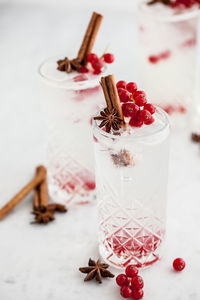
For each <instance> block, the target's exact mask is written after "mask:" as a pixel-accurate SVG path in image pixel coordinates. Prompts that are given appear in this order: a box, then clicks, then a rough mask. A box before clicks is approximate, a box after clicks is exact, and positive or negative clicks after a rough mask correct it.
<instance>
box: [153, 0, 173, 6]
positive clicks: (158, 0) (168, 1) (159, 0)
mask: <svg viewBox="0 0 200 300" xmlns="http://www.w3.org/2000/svg"><path fill="white" fill-rule="evenodd" d="M156 3H163V4H164V5H170V4H171V0H151V1H150V2H148V5H153V4H156Z"/></svg>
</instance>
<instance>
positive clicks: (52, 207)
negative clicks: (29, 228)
mask: <svg viewBox="0 0 200 300" xmlns="http://www.w3.org/2000/svg"><path fill="white" fill-rule="evenodd" d="M56 211H57V212H61V213H65V212H67V208H66V207H65V205H62V204H59V203H51V204H49V205H48V206H47V207H46V208H45V209H43V210H41V209H40V210H34V211H33V212H32V214H33V215H35V221H34V222H32V223H31V224H37V223H43V224H48V223H49V222H51V221H54V220H55V217H54V213H55V212H56Z"/></svg>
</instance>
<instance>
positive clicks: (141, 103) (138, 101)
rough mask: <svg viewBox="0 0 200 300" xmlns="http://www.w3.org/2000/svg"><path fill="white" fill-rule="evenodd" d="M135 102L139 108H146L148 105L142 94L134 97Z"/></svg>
mask: <svg viewBox="0 0 200 300" xmlns="http://www.w3.org/2000/svg"><path fill="white" fill-rule="evenodd" d="M134 100H135V104H137V105H138V106H144V105H145V104H146V103H147V99H146V96H145V95H142V94H141V95H138V96H136V97H134Z"/></svg>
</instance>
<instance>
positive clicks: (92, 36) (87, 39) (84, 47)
mask: <svg viewBox="0 0 200 300" xmlns="http://www.w3.org/2000/svg"><path fill="white" fill-rule="evenodd" d="M102 19H103V16H102V15H100V14H98V13H96V12H93V14H92V17H91V19H90V22H89V25H88V27H87V30H86V33H85V36H84V38H83V42H82V44H81V47H80V50H79V52H78V57H77V58H78V60H79V61H80V63H81V64H82V65H85V64H86V63H87V57H88V54H89V53H91V51H92V48H93V46H94V43H95V40H96V36H97V33H98V31H99V27H100V25H101V22H102Z"/></svg>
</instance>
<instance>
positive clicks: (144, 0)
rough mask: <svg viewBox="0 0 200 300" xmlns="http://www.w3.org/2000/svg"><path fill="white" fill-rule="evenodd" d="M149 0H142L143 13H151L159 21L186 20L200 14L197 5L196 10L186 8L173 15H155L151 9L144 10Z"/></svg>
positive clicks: (140, 5) (140, 7) (140, 4)
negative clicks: (150, 11)
mask: <svg viewBox="0 0 200 300" xmlns="http://www.w3.org/2000/svg"><path fill="white" fill-rule="evenodd" d="M147 1H148V0H141V1H140V3H139V5H138V7H139V9H140V10H141V11H142V13H144V14H146V15H149V16H150V17H151V18H153V19H154V20H155V21H159V22H171V23H172V22H180V21H185V20H189V19H193V18H196V17H199V16H200V8H198V7H196V8H195V9H194V10H190V11H187V10H184V11H183V12H182V13H180V14H177V15H172V16H164V17H163V16H155V14H154V15H153V13H149V11H147V10H146V11H144V9H143V8H142V7H143V6H144V5H145V4H147Z"/></svg>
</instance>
